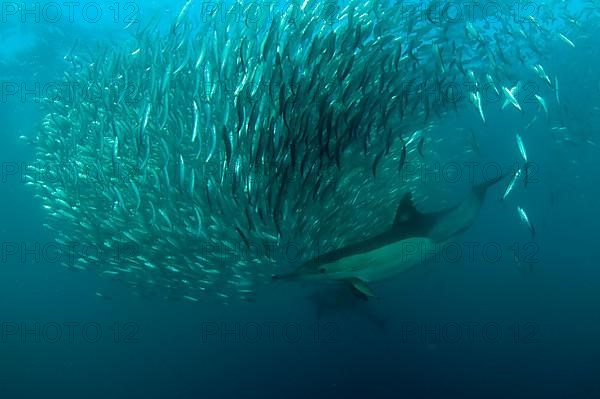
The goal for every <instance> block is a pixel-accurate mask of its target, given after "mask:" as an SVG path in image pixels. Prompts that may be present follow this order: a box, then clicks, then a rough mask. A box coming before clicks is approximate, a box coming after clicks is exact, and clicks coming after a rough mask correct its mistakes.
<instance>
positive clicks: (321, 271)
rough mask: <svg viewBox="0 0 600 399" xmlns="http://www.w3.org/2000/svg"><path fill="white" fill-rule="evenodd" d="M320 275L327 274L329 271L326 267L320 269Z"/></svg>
mask: <svg viewBox="0 0 600 399" xmlns="http://www.w3.org/2000/svg"><path fill="white" fill-rule="evenodd" d="M319 273H321V274H323V273H327V269H325V268H324V267H322V268H320V269H319Z"/></svg>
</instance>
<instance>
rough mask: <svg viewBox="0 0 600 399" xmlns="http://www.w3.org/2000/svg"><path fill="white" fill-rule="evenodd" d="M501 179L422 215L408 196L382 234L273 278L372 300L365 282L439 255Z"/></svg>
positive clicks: (409, 195) (383, 277)
mask: <svg viewBox="0 0 600 399" xmlns="http://www.w3.org/2000/svg"><path fill="white" fill-rule="evenodd" d="M503 177H504V176H500V177H497V178H495V179H492V180H489V181H486V182H484V183H481V184H478V185H475V186H473V188H472V189H471V192H470V193H469V195H468V196H467V198H465V199H464V200H463V201H462V202H461V203H459V204H457V205H455V206H453V207H450V208H448V209H445V210H442V211H438V212H432V213H422V212H419V211H418V210H417V208H416V207H415V206H414V204H413V201H412V195H411V193H410V192H408V193H406V194H405V195H404V196H403V197H402V199H401V201H400V204H399V206H398V209H397V211H396V217H395V219H394V223H393V224H392V226H391V228H390V229H388V230H387V231H385V232H383V233H381V234H377V235H375V236H373V237H370V238H367V239H365V240H364V241H361V242H358V243H354V244H350V245H347V246H344V247H342V248H338V249H335V250H333V251H330V252H327V253H325V254H323V255H319V256H317V257H315V258H313V259H310V260H308V261H307V262H305V263H304V264H302V265H301V266H300V267H298V269H296V270H294V271H292V272H290V273H287V274H281V275H274V276H273V278H274V279H278V280H312V281H345V282H347V283H349V284H350V285H351V286H352V287H353V289H354V291H355V294H357V295H358V296H359V297H361V298H362V299H367V298H368V297H372V296H375V295H374V293H373V291H372V290H371V288H370V287H369V286H368V283H370V282H373V281H379V280H384V279H387V278H390V277H393V276H395V275H397V274H399V273H401V272H403V271H405V270H408V269H410V268H413V267H415V266H417V265H419V264H421V263H423V262H425V261H427V260H428V259H430V258H432V257H433V256H435V255H436V254H437V253H439V251H441V250H442V249H443V248H444V246H445V245H446V244H448V243H449V241H450V239H452V238H453V237H455V236H457V235H459V234H461V233H463V232H464V231H465V230H467V229H468V228H469V227H470V226H471V225H472V224H473V221H474V220H475V218H476V216H477V214H478V212H479V209H480V208H481V206H482V205H483V201H484V199H485V194H486V192H487V190H488V188H490V187H491V186H493V185H494V184H496V183H497V182H499V181H500V180H502V178H503Z"/></svg>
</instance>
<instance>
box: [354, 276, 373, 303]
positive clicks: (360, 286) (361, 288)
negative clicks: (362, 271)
mask: <svg viewBox="0 0 600 399" xmlns="http://www.w3.org/2000/svg"><path fill="white" fill-rule="evenodd" d="M347 281H348V283H349V284H350V286H351V287H352V292H354V294H355V295H356V296H357V297H359V298H360V299H363V300H365V301H368V300H369V298H375V293H374V292H373V290H372V289H371V287H369V286H368V285H367V283H365V282H364V281H363V280H361V279H359V278H357V277H353V278H349V279H348V280H347Z"/></svg>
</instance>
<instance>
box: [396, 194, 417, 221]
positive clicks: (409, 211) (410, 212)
mask: <svg viewBox="0 0 600 399" xmlns="http://www.w3.org/2000/svg"><path fill="white" fill-rule="evenodd" d="M420 216H421V213H420V212H419V211H418V210H417V208H416V207H415V205H414V204H413V201H412V193H411V192H410V191H409V192H407V193H406V194H404V196H403V197H402V199H401V200H400V204H399V205H398V209H397V210H396V218H395V219H394V228H398V227H406V226H412V225H413V224H414V223H415V222H416V220H417V219H418V218H419V217H420Z"/></svg>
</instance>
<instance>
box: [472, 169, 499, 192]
mask: <svg viewBox="0 0 600 399" xmlns="http://www.w3.org/2000/svg"><path fill="white" fill-rule="evenodd" d="M505 177H506V174H505V173H503V174H501V175H500V176H498V177H495V178H493V179H490V180H486V181H484V182H482V183H479V184H476V185H475V186H474V187H473V190H474V191H477V192H479V193H481V194H485V193H486V192H487V190H488V189H489V188H490V187H492V186H494V185H495V184H497V183H498V182H500V181H502V180H503V179H504V178H505Z"/></svg>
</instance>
